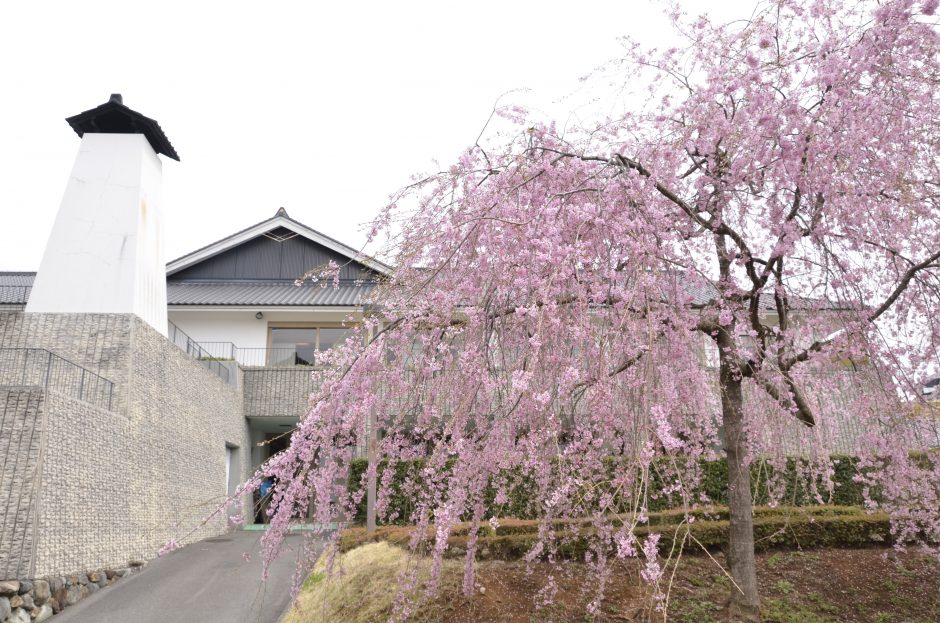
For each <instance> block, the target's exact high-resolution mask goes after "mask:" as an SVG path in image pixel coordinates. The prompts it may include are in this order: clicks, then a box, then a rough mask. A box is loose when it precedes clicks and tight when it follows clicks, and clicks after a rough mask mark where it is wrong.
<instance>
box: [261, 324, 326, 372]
mask: <svg viewBox="0 0 940 623" xmlns="http://www.w3.org/2000/svg"><path fill="white" fill-rule="evenodd" d="M316 349H317V330H316V329H314V328H309V329H277V328H274V329H271V353H270V356H269V358H268V359H269V362H268V365H275V366H276V365H282V366H283V365H299V366H312V365H313V361H314V360H313V353H314V352H316Z"/></svg>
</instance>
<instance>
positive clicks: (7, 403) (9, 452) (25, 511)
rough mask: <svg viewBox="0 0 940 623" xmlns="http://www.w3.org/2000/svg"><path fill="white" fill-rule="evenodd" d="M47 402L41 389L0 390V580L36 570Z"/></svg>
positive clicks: (25, 574) (21, 575)
mask: <svg viewBox="0 0 940 623" xmlns="http://www.w3.org/2000/svg"><path fill="white" fill-rule="evenodd" d="M42 402H43V392H42V391H41V390H39V389H37V388H9V389H2V388H0V457H2V458H0V466H2V470H3V471H2V474H0V526H2V531H0V578H20V577H28V576H30V575H31V573H32V569H31V566H32V560H33V549H34V547H35V545H36V542H35V532H36V523H37V522H36V513H37V509H38V500H39V472H40V469H41V448H42V432H43V431H42V418H41V416H40V413H41V411H42ZM0 620H2V619H0Z"/></svg>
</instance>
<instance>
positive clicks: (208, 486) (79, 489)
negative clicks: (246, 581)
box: [0, 313, 250, 579]
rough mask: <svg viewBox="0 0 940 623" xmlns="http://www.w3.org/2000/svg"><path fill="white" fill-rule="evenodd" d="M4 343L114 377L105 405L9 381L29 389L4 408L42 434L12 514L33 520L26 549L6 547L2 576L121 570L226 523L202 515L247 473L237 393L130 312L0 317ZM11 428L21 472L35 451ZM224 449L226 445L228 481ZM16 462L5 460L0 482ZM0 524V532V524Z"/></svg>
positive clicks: (216, 530) (220, 528)
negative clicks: (27, 489)
mask: <svg viewBox="0 0 940 623" xmlns="http://www.w3.org/2000/svg"><path fill="white" fill-rule="evenodd" d="M9 346H13V347H21V348H25V347H30V348H45V349H47V350H50V351H52V352H54V353H56V354H58V355H61V356H62V357H65V358H67V359H69V360H71V361H73V362H74V363H76V364H78V365H81V366H84V367H86V368H89V369H91V370H92V371H94V372H96V373H98V374H100V375H102V376H104V377H105V378H108V379H110V380H111V381H113V382H114V399H113V401H112V408H111V410H110V411H109V410H106V409H101V408H98V407H95V406H93V405H91V404H88V403H87V402H83V401H81V400H77V399H75V398H73V397H70V396H66V395H63V394H60V393H58V392H55V391H44V390H40V389H38V388H26V387H21V388H7V394H8V395H9V394H10V392H18V394H17V395H18V396H19V395H21V394H24V393H25V394H27V395H30V396H34V397H33V398H32V402H30V401H29V399H28V398H23V397H18V398H17V399H16V400H17V401H18V402H16V404H17V405H20V403H22V401H24V400H25V401H26V404H27V406H16V407H15V408H13V407H11V413H13V412H14V411H15V412H16V413H18V414H21V415H19V416H13V415H11V416H10V417H11V418H12V417H19V418H20V419H22V420H24V422H25V421H26V420H29V419H32V423H31V424H30V426H32V427H33V428H34V429H35V428H36V427H39V429H40V430H43V431H44V435H42V436H41V437H42V446H41V461H40V464H39V469H40V472H39V474H40V475H39V484H38V491H37V493H36V494H35V495H34V496H33V498H32V501H31V502H30V503H28V504H27V506H31V507H32V509H31V512H32V513H33V514H32V515H29V514H28V513H26V514H24V513H23V512H18V513H17V518H18V519H17V521H18V522H19V523H18V524H17V525H21V524H23V521H26V520H25V519H23V517H25V518H27V519H28V518H29V517H32V518H33V519H32V521H34V522H35V523H34V524H33V525H32V527H33V534H34V535H35V540H34V541H33V542H32V543H31V544H30V546H31V550H32V552H33V555H32V557H31V560H27V559H26V558H25V557H24V556H22V555H19V554H17V555H15V557H16V560H12V558H14V556H8V558H9V559H10V560H7V562H6V565H7V566H8V567H9V568H10V569H11V571H12V570H14V567H15V570H16V571H17V573H8V572H3V570H2V569H0V576H3V577H8V578H23V577H42V576H47V575H61V574H67V573H76V572H81V571H83V570H87V569H100V568H119V567H124V566H126V565H127V564H128V561H129V560H134V559H140V560H147V559H150V558H152V557H154V556H155V555H156V553H157V551H158V550H159V548H160V547H161V546H163V545H164V544H165V543H166V542H167V541H168V540H170V539H175V540H177V541H178V542H180V543H187V542H192V541H195V540H198V539H201V538H205V537H209V536H215V535H218V534H220V533H222V532H224V531H225V530H227V529H228V525H227V519H226V517H225V516H222V515H219V516H217V517H215V518H214V519H212V520H210V521H207V522H203V519H204V518H205V517H206V516H207V515H208V514H209V513H211V512H212V511H213V510H214V509H215V508H216V507H217V505H218V504H219V503H221V502H222V501H223V500H224V499H225V497H226V495H227V493H228V488H229V486H230V484H229V483H232V482H236V481H237V482H240V481H242V480H244V479H247V478H248V477H249V475H250V474H249V469H250V461H249V460H248V456H249V454H250V448H249V443H250V442H249V437H248V427H247V420H246V419H245V417H244V414H243V401H242V394H241V392H240V391H238V390H236V389H235V388H233V387H232V386H229V385H227V384H225V383H224V382H223V381H222V380H221V379H220V378H219V377H217V376H216V375H214V374H213V373H211V372H210V371H208V370H207V369H206V368H204V367H203V366H202V365H200V363H199V362H197V361H196V360H194V359H193V358H192V357H191V356H189V355H187V354H186V353H185V352H183V351H181V350H179V349H178V348H177V347H176V346H174V345H173V344H172V343H170V342H169V341H168V340H167V339H166V338H165V337H163V336H162V335H161V334H159V333H158V332H156V331H155V330H154V329H153V328H151V327H150V326H149V325H147V324H146V323H144V322H143V321H141V320H140V319H139V318H137V317H135V316H132V315H121V314H22V313H15V314H0V347H9ZM7 400H8V401H9V400H11V399H10V398H9V397H8V398H7ZM29 405H32V406H29ZM0 408H2V406H0ZM4 430H6V425H4ZM13 430H16V431H21V432H17V434H16V444H17V445H16V452H15V454H16V456H18V457H21V458H20V459H18V460H19V461H20V463H15V464H16V465H19V464H22V465H23V466H24V467H23V469H26V467H25V466H26V465H29V464H31V463H29V461H30V460H33V459H32V458H31V457H33V456H34V454H35V449H34V447H33V445H30V443H29V442H28V441H24V439H27V438H28V437H29V435H27V434H26V432H23V431H26V425H25V424H22V425H20V428H19V429H15V428H11V431H13ZM11 434H12V433H11ZM34 438H35V436H34ZM11 443H12V442H11ZM33 444H35V441H33ZM11 447H12V446H11ZM226 447H229V448H233V452H234V454H233V459H234V460H233V463H234V464H233V465H232V467H231V469H232V472H233V474H232V475H231V476H230V478H229V479H228V481H227V480H226ZM27 450H28V451H27ZM10 454H11V453H8V457H9V455H10ZM22 457H25V460H24V459H23V458H22ZM8 460H9V458H8ZM17 469H18V470H19V468H17ZM33 469H34V471H35V469H37V468H36V467H33ZM20 471H22V470H19V471H16V472H15V473H14V472H13V471H11V470H8V468H7V466H4V470H3V479H4V482H5V481H6V479H7V478H8V472H9V473H10V474H14V477H15V478H17V480H19V477H18V476H16V474H19V473H20ZM18 495H19V497H20V499H23V496H22V494H18ZM5 506H6V505H5ZM244 510H247V509H244ZM23 525H26V524H23ZM0 532H2V534H0V538H4V539H6V538H7V529H6V528H5V527H4V528H3V529H2V531H0ZM11 534H12V533H11ZM10 538H11V539H12V536H11V537H10ZM5 549H6V548H4V547H0V550H5ZM24 561H25V562H24ZM23 564H26V565H27V566H28V567H31V570H28V569H24V568H23V567H22V565H23ZM11 565H13V567H10V566H11ZM16 565H19V566H18V567H17V566H16ZM0 579H2V578H0Z"/></svg>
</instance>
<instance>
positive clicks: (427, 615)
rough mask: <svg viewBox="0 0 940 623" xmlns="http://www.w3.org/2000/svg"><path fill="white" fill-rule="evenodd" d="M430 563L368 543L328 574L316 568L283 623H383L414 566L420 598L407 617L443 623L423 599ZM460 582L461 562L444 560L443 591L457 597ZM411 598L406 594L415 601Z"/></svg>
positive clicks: (438, 610)
mask: <svg viewBox="0 0 940 623" xmlns="http://www.w3.org/2000/svg"><path fill="white" fill-rule="evenodd" d="M429 562H430V561H429V560H427V559H417V560H416V559H415V558H413V557H410V556H409V554H408V552H406V551H405V550H403V549H401V548H399V547H395V546H393V545H389V544H387V543H370V544H368V545H363V546H362V547H357V548H356V549H353V550H351V551H349V552H346V553H345V554H343V555H342V556H341V557H340V558H339V559H338V564H337V566H336V570H334V573H333V575H331V576H328V575H327V574H326V573H325V572H324V569H323V567H322V565H318V566H317V568H316V570H315V571H314V572H313V573H312V574H311V575H310V577H308V578H307V580H306V581H305V582H304V586H303V590H302V591H301V594H300V597H299V599H298V601H297V604H296V605H295V606H294V608H293V609H292V610H291V611H290V612H289V613H288V614H287V616H286V617H285V618H284V620H283V621H282V623H335V622H337V621H343V622H344V623H375V622H377V621H387V620H388V619H389V616H390V615H391V613H392V608H393V605H394V603H395V600H396V598H397V597H398V595H399V592H400V588H399V582H400V576H401V573H402V572H403V571H405V570H406V569H408V568H409V566H413V565H415V564H417V565H418V568H419V571H418V578H419V582H418V590H417V591H416V594H417V595H419V597H418V600H417V603H418V608H417V611H416V612H415V613H414V614H413V615H412V617H411V618H409V619H408V621H409V622H415V623H437V622H439V621H442V620H444V616H445V612H443V611H442V610H441V608H440V604H439V603H437V604H435V603H428V602H427V600H425V599H423V589H424V587H425V586H426V585H427V581H428V579H429V578H430V568H429ZM462 582H463V564H462V563H460V562H458V561H455V560H445V561H444V570H443V573H442V576H441V584H440V586H441V591H442V592H443V593H459V592H460V590H461V589H460V586H461V585H462ZM414 596H415V595H409V596H408V597H409V598H412V599H413V598H414Z"/></svg>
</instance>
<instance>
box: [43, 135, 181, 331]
mask: <svg viewBox="0 0 940 623" xmlns="http://www.w3.org/2000/svg"><path fill="white" fill-rule="evenodd" d="M161 180H162V164H161V162H160V159H159V158H158V157H157V155H156V153H154V151H153V148H152V147H151V146H150V144H149V143H148V142H147V139H146V138H144V136H143V135H141V134H92V133H88V134H85V136H84V137H83V138H82V142H81V145H80V147H79V151H78V155H77V156H76V158H75V164H74V165H73V167H72V173H71V176H70V177H69V181H68V184H67V185H66V189H65V195H64V196H63V198H62V204H61V205H60V207H59V212H58V215H57V216H56V221H55V224H54V225H53V228H52V233H51V234H50V236H49V240H48V242H47V244H46V249H45V252H44V254H43V258H42V262H41V263H40V265H39V273H38V275H37V276H36V282H35V284H34V285H33V289H32V292H31V293H30V297H29V303H28V305H27V307H26V311H27V312H34V313H42V312H48V313H74V312H83V313H132V314H136V315H137V316H139V317H141V318H143V319H144V320H145V321H146V322H147V323H148V324H149V325H151V326H152V327H154V328H155V329H156V330H157V331H159V332H161V333H162V334H164V335H166V332H167V325H166V274H165V259H164V256H163V239H162V234H163V232H162V228H163V223H162V220H163V219H162V214H161V206H160V200H161V185H162V181H161Z"/></svg>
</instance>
